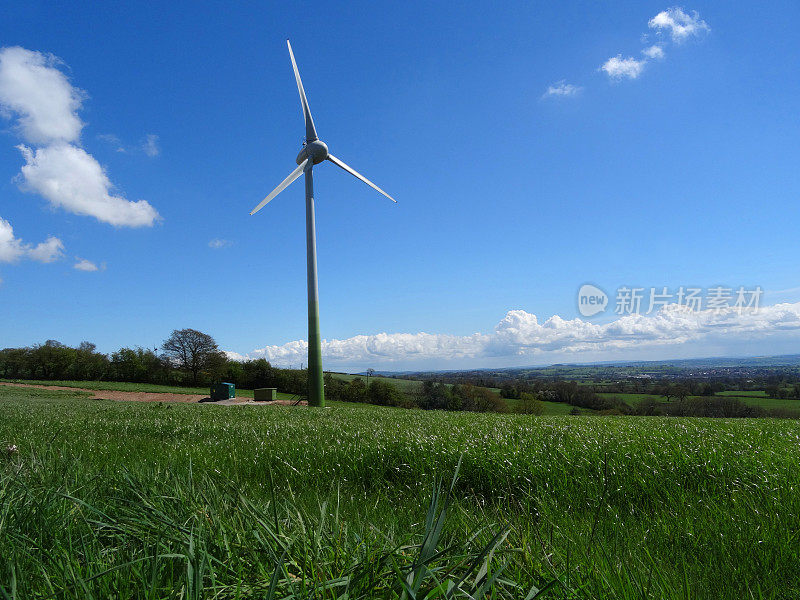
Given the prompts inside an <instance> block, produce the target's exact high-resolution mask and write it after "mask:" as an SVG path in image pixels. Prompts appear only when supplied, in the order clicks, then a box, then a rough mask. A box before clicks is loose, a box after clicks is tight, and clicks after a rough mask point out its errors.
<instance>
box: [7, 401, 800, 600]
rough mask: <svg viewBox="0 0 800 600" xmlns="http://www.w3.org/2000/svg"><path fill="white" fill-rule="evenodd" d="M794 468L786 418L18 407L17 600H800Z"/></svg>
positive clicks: (794, 435) (10, 458)
mask: <svg viewBox="0 0 800 600" xmlns="http://www.w3.org/2000/svg"><path fill="white" fill-rule="evenodd" d="M10 445H16V446H17V447H18V450H17V451H13V452H8V451H6V450H5V448H6V447H7V446H10ZM460 457H461V461H462V462H461V467H460V471H459V479H458V481H457V483H456V484H455V487H454V491H453V504H452V505H451V506H449V508H448V510H447V514H446V518H445V521H444V526H443V528H442V529H441V531H440V534H441V536H440V539H437V537H438V536H437V535H436V532H437V521H436V519H435V518H434V517H435V515H436V514H437V510H439V509H441V508H442V507H443V503H444V502H445V496H444V495H438V496H436V495H434V493H433V489H434V486H435V484H436V482H437V481H439V480H440V479H442V480H444V481H445V482H449V480H450V478H451V477H452V475H453V473H454V471H455V470H456V465H457V463H458V462H459V458H460ZM799 465H800V423H798V422H796V421H788V420H771V419H759V420H747V419H738V420H706V419H689V418H684V419H678V418H671V419H670V418H645V417H529V416H519V415H494V414H464V413H442V412H423V411H415V410H401V409H390V408H381V407H374V406H336V407H333V408H329V409H308V408H302V407H246V406H243V407H238V408H236V409H231V408H226V407H219V406H213V405H185V404H172V405H166V404H161V403H157V404H141V403H124V402H111V401H104V400H91V399H87V398H86V397H85V395H82V394H79V393H74V392H71V391H63V392H57V391H53V390H41V389H21V388H17V389H11V388H2V387H0V557H2V560H0V597H2V598H15V600H16V599H23V598H42V597H52V598H270V597H275V598H344V597H345V594H347V595H346V597H347V598H349V599H350V600H353V599H355V598H364V599H367V598H402V597H404V598H412V597H418V598H423V597H425V598H445V597H447V596H446V590H447V589H449V587H448V586H450V585H451V584H455V583H456V582H459V581H460V582H461V583H459V586H458V587H457V588H455V589H452V590H451V591H453V592H454V596H453V597H468V596H466V595H465V593H466V592H464V593H460V592H457V591H456V590H457V589H463V590H466V591H469V593H470V594H471V595H472V596H473V597H492V598H520V599H522V598H525V597H526V595H527V594H528V591H529V589H530V587H531V586H536V587H538V588H545V587H546V586H547V585H548V584H552V587H550V588H548V589H547V590H546V591H545V592H544V594H542V595H541V596H539V597H548V598H564V599H566V598H682V599H688V598H737V599H738V598H796V597H798V595H800V545H798V543H797V541H798V535H800V495H798V494H797V489H798V487H800V466H799ZM446 487H447V483H445V488H446ZM432 497H435V498H436V500H437V504H436V506H435V507H434V508H435V509H436V510H434V512H433V513H432V515H433V516H431V515H430V514H428V509H429V506H430V505H431V498H432ZM426 515H427V516H426ZM426 531H427V532H428V535H427V537H426V535H425V532H426ZM498 533H499V534H500V536H499V537H497V538H495V537H494V536H495V534H498ZM505 533H507V537H503V534H505ZM473 536H474V537H473ZM493 539H494V542H493V541H492V540H493ZM434 546H435V547H436V548H434ZM493 547H494V552H492V553H491V556H490V557H489V556H488V554H487V553H484V552H483V551H484V550H487V549H491V548H493ZM487 559H488V560H487ZM483 565H486V567H485V570H484V569H482V568H481V567H482V566H483ZM502 568H504V570H502V572H501V571H500V569H502ZM498 574H499V576H498V578H497V579H494V580H491V578H493V577H494V576H496V575H498ZM462 576H464V579H463V581H462ZM439 582H440V583H441V587H437V586H439V585H440V583H439ZM448 582H449V583H448ZM481 582H485V583H490V584H491V585H490V586H489V587H490V588H491V589H492V590H493V591H492V592H491V596H489V595H486V592H485V590H484V591H481V590H480V589H479V588H480V586H481ZM514 582H516V584H517V585H518V586H519V587H516V586H515V584H514ZM404 583H405V585H407V586H408V587H409V589H410V590H411V591H412V592H413V591H414V590H417V593H415V594H414V595H411V594H410V593H408V592H405V596H403V594H404V591H403V590H404V588H403V585H404ZM272 586H274V587H275V589H274V590H273V589H272ZM437 590H438V591H437ZM271 594H273V595H271Z"/></svg>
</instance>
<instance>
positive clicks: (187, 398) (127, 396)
mask: <svg viewBox="0 0 800 600" xmlns="http://www.w3.org/2000/svg"><path fill="white" fill-rule="evenodd" d="M0 385H7V386H10V387H27V388H39V389H42V390H68V391H73V392H75V391H77V392H88V393H90V394H92V397H93V398H95V399H96V400H117V401H119V402H184V403H192V402H199V401H200V400H202V399H203V398H208V396H204V395H202V394H170V393H161V392H158V393H157V392H119V391H115V390H87V389H86V388H75V387H67V386H63V385H36V384H29V383H6V382H2V381H0ZM212 404H223V405H225V406H233V405H237V404H247V405H253V406H276V405H287V404H292V402H290V401H288V400H275V401H274V402H253V399H252V398H235V399H233V400H228V401H223V402H214V403H212ZM300 404H302V405H305V404H306V402H305V401H303V402H301V403H300Z"/></svg>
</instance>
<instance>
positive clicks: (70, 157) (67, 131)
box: [0, 47, 159, 252]
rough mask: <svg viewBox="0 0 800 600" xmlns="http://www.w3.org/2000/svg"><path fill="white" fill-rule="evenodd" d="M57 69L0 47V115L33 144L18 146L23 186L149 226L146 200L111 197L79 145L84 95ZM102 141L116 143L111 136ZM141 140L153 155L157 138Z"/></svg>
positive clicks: (57, 202)
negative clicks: (20, 153)
mask: <svg viewBox="0 0 800 600" xmlns="http://www.w3.org/2000/svg"><path fill="white" fill-rule="evenodd" d="M60 67H61V63H60V62H59V60H58V59H57V58H55V57H53V56H51V55H45V54H42V53H41V52H34V51H31V50H26V49H24V48H19V47H13V48H2V49H0V114H2V115H3V116H5V117H7V118H12V119H14V118H15V119H16V123H15V125H16V129H17V131H18V132H19V134H20V135H21V137H22V138H23V139H24V140H26V141H27V142H28V143H29V144H31V145H33V146H35V148H32V147H29V146H26V145H21V146H18V148H19V149H20V151H21V152H22V155H23V157H24V158H25V162H26V165H25V166H23V167H22V172H21V174H20V177H19V181H20V182H21V184H22V187H23V189H25V190H27V191H32V192H36V193H38V194H40V195H42V196H43V197H44V198H45V199H47V200H48V201H49V202H50V203H51V204H52V205H53V206H57V207H61V208H64V209H65V210H68V211H70V212H73V213H75V214H79V215H87V216H92V217H95V218H96V219H98V220H99V221H103V222H105V223H110V224H112V225H116V226H120V227H142V226H151V225H153V224H154V223H155V221H156V220H158V219H159V215H158V213H157V212H156V210H155V209H154V208H153V207H152V206H151V205H150V204H149V203H148V202H146V201H145V200H139V201H138V202H131V201H128V200H126V199H125V198H122V197H120V196H114V195H113V194H112V193H111V189H112V187H113V186H112V184H111V182H110V181H109V179H108V176H107V175H106V173H105V171H104V170H103V168H102V167H101V166H100V164H99V163H98V162H97V161H96V160H95V159H94V157H93V156H92V155H91V154H89V153H88V152H86V150H84V149H82V148H81V147H79V139H80V134H81V129H82V128H83V125H84V124H83V122H82V121H81V119H80V117H79V116H78V110H79V109H80V108H81V102H82V101H83V99H84V98H85V97H86V94H85V93H84V92H83V91H82V90H80V89H78V88H76V87H74V86H73V85H72V84H71V83H70V82H69V80H68V79H67V77H66V76H65V75H64V73H62V71H61V70H60ZM105 139H106V141H113V142H114V143H118V142H119V140H118V139H117V138H116V137H114V139H113V140H109V136H106V138H105ZM145 144H146V149H145V151H146V152H148V153H149V152H152V151H155V152H156V153H157V151H158V145H157V137H156V136H148V138H147V140H146V142H145ZM121 147H122V146H121V145H118V148H117V149H120V148H121ZM42 252H44V249H43V250H42Z"/></svg>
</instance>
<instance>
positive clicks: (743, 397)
mask: <svg viewBox="0 0 800 600" xmlns="http://www.w3.org/2000/svg"><path fill="white" fill-rule="evenodd" d="M598 396H601V397H604V398H620V399H621V400H624V401H625V402H626V403H627V404H628V405H630V406H635V405H636V403H637V402H640V401H641V400H646V399H652V400H655V401H656V402H658V403H665V402H667V401H666V400H665V399H664V397H663V396H659V395H656V394H613V393H608V392H601V393H599V394H598ZM716 396H725V397H726V398H736V399H737V400H739V401H740V402H742V403H744V404H749V405H750V406H758V407H761V408H766V409H770V408H790V409H794V410H799V409H800V400H795V399H792V398H785V399H782V398H767V396H766V393H765V392H764V391H747V392H720V393H718V394H716ZM712 397H713V396H712ZM688 398H689V399H690V400H700V399H704V398H709V396H689V397H688ZM675 401H676V400H675V398H672V399H671V400H670V402H675Z"/></svg>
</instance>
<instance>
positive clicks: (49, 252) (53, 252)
mask: <svg viewBox="0 0 800 600" xmlns="http://www.w3.org/2000/svg"><path fill="white" fill-rule="evenodd" d="M28 256H29V257H30V258H31V259H33V260H36V261H39V262H43V263H51V262H55V261H57V260H58V259H59V258H61V257H62V256H64V243H63V242H62V241H61V240H60V239H58V238H57V237H53V236H50V237H49V238H47V239H46V240H45V241H44V242H41V243H40V244H37V245H36V246H34V247H33V248H31V249H30V250H28Z"/></svg>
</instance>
